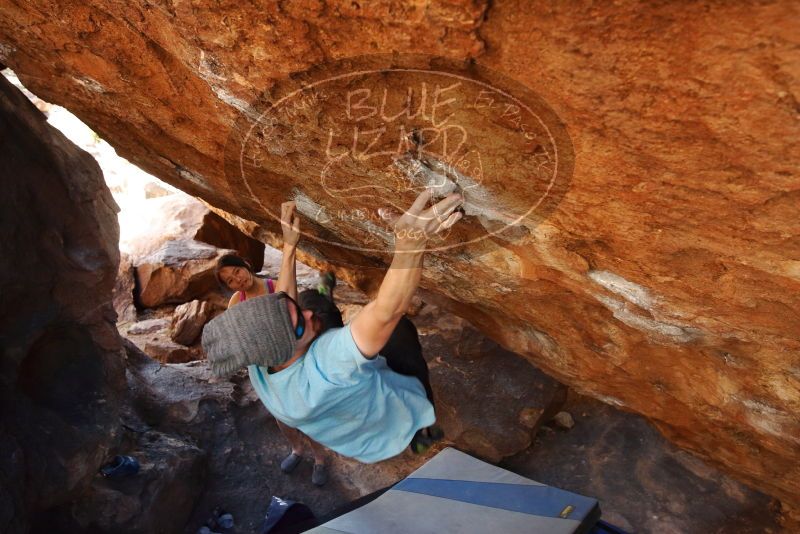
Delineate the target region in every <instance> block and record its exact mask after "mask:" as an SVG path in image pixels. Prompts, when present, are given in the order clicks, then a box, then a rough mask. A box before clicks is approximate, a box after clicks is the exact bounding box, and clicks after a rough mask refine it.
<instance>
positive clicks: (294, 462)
mask: <svg viewBox="0 0 800 534" xmlns="http://www.w3.org/2000/svg"><path fill="white" fill-rule="evenodd" d="M302 459H303V457H302V456H300V455H299V454H295V453H291V454H290V455H289V456H287V457H286V458H284V459H283V461H282V462H281V471H283V472H284V473H291V472H292V471H294V468H295V467H297V466H298V465H300V460H302Z"/></svg>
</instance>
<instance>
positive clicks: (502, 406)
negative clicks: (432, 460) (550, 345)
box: [414, 305, 566, 462]
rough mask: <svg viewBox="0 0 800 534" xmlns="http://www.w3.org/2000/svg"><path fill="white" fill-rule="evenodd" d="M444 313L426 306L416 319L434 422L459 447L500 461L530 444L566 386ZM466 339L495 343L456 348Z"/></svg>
mask: <svg viewBox="0 0 800 534" xmlns="http://www.w3.org/2000/svg"><path fill="white" fill-rule="evenodd" d="M448 315H449V314H446V313H442V312H441V311H440V310H438V309H437V308H436V307H435V306H433V305H427V306H426V307H425V308H424V313H422V314H420V315H419V316H417V317H415V318H414V324H415V325H416V326H417V329H418V330H419V331H420V333H421V335H422V336H423V340H424V341H423V346H424V350H425V358H426V359H427V360H428V362H429V363H428V365H429V368H430V377H431V378H430V380H431V386H432V387H433V392H434V399H435V401H436V419H437V424H438V425H439V426H441V427H442V429H443V430H444V434H445V438H446V439H447V440H448V441H450V442H452V443H454V444H455V445H456V447H458V448H459V449H461V450H463V451H465V452H469V453H470V454H473V455H475V456H479V457H481V458H484V459H486V460H488V461H491V462H499V461H500V460H502V459H503V458H505V457H507V456H511V455H514V454H516V453H518V452H520V451H522V450H525V449H527V448H528V447H529V446H530V445H531V443H532V441H533V437H534V435H535V434H536V431H537V430H538V428H539V427H540V426H541V425H542V424H543V423H545V422H547V421H548V420H550V419H551V418H552V417H553V415H555V414H556V413H557V412H558V410H559V408H560V406H561V405H562V404H563V402H564V400H565V398H566V388H565V387H564V386H562V385H561V384H559V383H558V382H557V381H555V380H553V379H552V378H550V377H548V376H547V375H545V374H544V373H542V372H541V371H539V370H538V369H536V368H535V367H533V366H532V365H530V364H529V363H528V362H526V361H525V360H523V359H521V358H519V357H518V356H517V355H515V354H512V353H510V352H508V351H505V350H503V349H502V348H500V347H499V346H497V345H496V344H492V343H482V342H481V341H480V339H479V337H480V334H478V333H477V332H475V331H474V330H473V329H471V327H470V326H469V325H467V324H464V323H463V321H459V320H458V319H457V318H456V319H455V320H453V321H445V319H447V318H448ZM440 323H441V324H440ZM442 325H444V326H445V328H442ZM465 332H466V333H465ZM464 338H469V339H470V340H471V343H472V344H473V345H474V346H487V347H489V346H491V347H493V348H492V350H490V351H484V352H480V353H474V354H473V357H472V358H470V357H468V356H467V355H466V354H464V353H462V354H459V353H458V352H457V348H458V346H459V345H458V343H459V340H461V339H464Z"/></svg>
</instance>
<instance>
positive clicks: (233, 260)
mask: <svg viewBox="0 0 800 534" xmlns="http://www.w3.org/2000/svg"><path fill="white" fill-rule="evenodd" d="M223 267H244V268H245V269H247V270H248V271H250V272H251V273H252V272H253V268H252V267H251V266H250V264H249V263H247V260H245V259H243V258H242V257H241V256H237V255H236V254H225V255H224V256H222V257H221V258H220V259H218V260H217V266H216V267H215V268H214V277H215V278H216V279H217V282H218V283H219V285H221V286H222V287H223V288H225V289H229V288H228V285H227V284H226V283H225V282H223V281H222V278H220V277H219V272H220V271H221V270H222V268H223ZM253 274H255V273H253Z"/></svg>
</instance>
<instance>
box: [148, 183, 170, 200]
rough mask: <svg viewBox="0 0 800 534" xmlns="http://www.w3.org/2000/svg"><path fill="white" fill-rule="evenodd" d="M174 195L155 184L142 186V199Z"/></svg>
mask: <svg viewBox="0 0 800 534" xmlns="http://www.w3.org/2000/svg"><path fill="white" fill-rule="evenodd" d="M173 194H175V193H174V192H173V191H170V190H169V189H167V188H165V187H162V186H160V185H159V184H157V183H155V182H147V183H146V184H144V197H145V198H158V197H166V196H169V195H173Z"/></svg>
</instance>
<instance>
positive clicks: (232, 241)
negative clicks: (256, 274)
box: [120, 188, 264, 271]
mask: <svg viewBox="0 0 800 534" xmlns="http://www.w3.org/2000/svg"><path fill="white" fill-rule="evenodd" d="M161 189H162V190H163V188H161ZM164 191H166V190H164ZM167 193H168V194H163V195H155V196H153V195H151V196H149V197H147V199H145V200H143V201H141V202H139V203H137V204H134V205H133V206H131V207H129V208H128V211H127V212H122V213H121V214H120V218H121V219H130V221H129V222H130V224H127V225H125V227H126V228H130V229H132V230H130V232H131V233H129V234H127V235H123V236H122V238H121V240H120V248H121V249H122V250H124V251H128V252H129V254H130V255H131V258H132V261H133V264H134V266H136V267H139V266H140V265H143V264H145V263H147V262H148V261H149V257H150V256H152V255H153V254H158V252H159V251H160V250H163V249H164V248H165V247H168V244H169V243H170V242H173V241H177V242H178V243H188V242H191V241H197V242H200V243H204V244H206V245H212V246H214V247H217V248H222V249H231V250H232V251H234V252H236V253H237V254H239V255H241V256H242V257H243V258H245V259H246V260H248V261H249V262H250V263H251V264H252V265H253V268H254V269H256V271H258V270H259V269H261V265H262V264H263V261H264V259H263V255H264V244H263V243H261V242H259V241H257V240H255V239H253V238H251V237H249V236H247V235H245V234H244V233H242V232H241V231H240V230H238V229H237V228H235V227H234V226H232V225H230V224H229V223H228V222H227V221H225V220H224V219H223V218H222V217H220V216H219V215H217V214H216V213H214V212H212V211H211V210H210V209H209V208H208V206H206V205H205V204H203V203H202V202H200V201H199V200H197V199H196V198H194V197H191V196H189V195H186V194H182V193H175V194H172V193H170V192H167ZM180 246H183V245H180Z"/></svg>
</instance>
